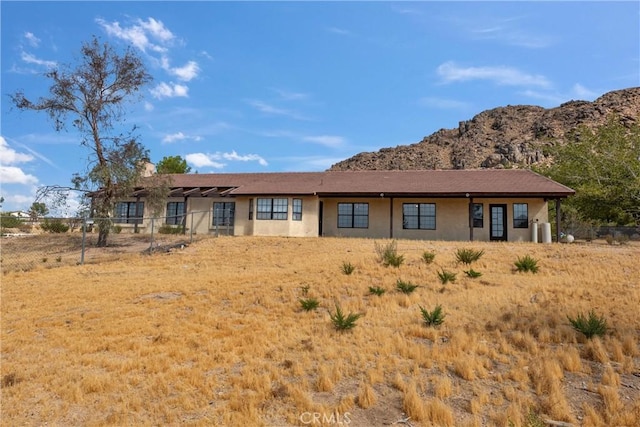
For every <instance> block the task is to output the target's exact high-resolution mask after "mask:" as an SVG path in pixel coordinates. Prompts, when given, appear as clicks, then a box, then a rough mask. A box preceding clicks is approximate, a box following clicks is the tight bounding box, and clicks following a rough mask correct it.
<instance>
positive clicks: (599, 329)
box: [567, 310, 607, 339]
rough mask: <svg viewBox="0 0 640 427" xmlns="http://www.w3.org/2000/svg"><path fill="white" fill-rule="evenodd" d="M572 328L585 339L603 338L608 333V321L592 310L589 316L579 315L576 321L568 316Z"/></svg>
mask: <svg viewBox="0 0 640 427" xmlns="http://www.w3.org/2000/svg"><path fill="white" fill-rule="evenodd" d="M567 319H569V322H570V323H571V326H573V329H575V330H576V331H578V332H581V333H582V334H583V335H584V336H585V337H587V338H589V339H591V338H592V337H594V336H596V335H597V336H603V335H604V334H605V333H606V332H607V321H606V320H605V319H604V317H602V316H600V317H599V316H598V315H597V314H596V313H595V311H593V310H591V311H590V312H589V315H588V316H584V315H583V314H582V313H580V314H578V316H577V317H576V318H575V319H572V318H571V317H569V316H567Z"/></svg>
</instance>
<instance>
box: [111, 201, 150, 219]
mask: <svg viewBox="0 0 640 427" xmlns="http://www.w3.org/2000/svg"><path fill="white" fill-rule="evenodd" d="M143 213H144V202H137V203H136V202H120V203H118V204H117V205H116V217H115V218H114V219H113V222H115V223H118V224H142V214H143Z"/></svg>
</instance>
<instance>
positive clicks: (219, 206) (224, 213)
mask: <svg viewBox="0 0 640 427" xmlns="http://www.w3.org/2000/svg"><path fill="white" fill-rule="evenodd" d="M235 212H236V204H235V202H214V203H213V225H217V226H221V225H224V226H227V225H228V226H233V218H234V216H235Z"/></svg>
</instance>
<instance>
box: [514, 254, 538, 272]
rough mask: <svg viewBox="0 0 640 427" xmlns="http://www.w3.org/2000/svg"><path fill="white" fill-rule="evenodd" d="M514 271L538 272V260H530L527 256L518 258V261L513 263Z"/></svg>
mask: <svg viewBox="0 0 640 427" xmlns="http://www.w3.org/2000/svg"><path fill="white" fill-rule="evenodd" d="M515 265H516V270H518V271H519V272H525V273H526V272H531V273H537V272H538V260H537V259H535V258H532V257H531V256H529V255H525V256H523V257H518V260H517V261H516V262H515Z"/></svg>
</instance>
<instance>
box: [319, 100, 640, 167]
mask: <svg viewBox="0 0 640 427" xmlns="http://www.w3.org/2000/svg"><path fill="white" fill-rule="evenodd" d="M613 114H615V115H617V116H618V117H619V119H620V120H621V121H622V122H623V123H625V124H626V125H630V124H633V123H638V121H639V120H640V87H636V88H629V89H622V90H617V91H613V92H609V93H606V94H605V95H603V96H601V97H600V98H598V99H596V100H595V101H593V102H588V101H569V102H566V103H564V104H562V105H560V106H558V107H555V108H549V109H546V108H542V107H538V106H530V105H515V106H506V107H498V108H494V109H492V110H486V111H483V112H481V113H480V114H478V115H476V116H475V117H473V118H472V119H471V120H466V121H462V122H460V124H459V125H458V128H457V129H440V130H439V131H437V132H435V133H434V134H432V135H430V136H427V137H425V138H423V139H422V141H420V142H418V143H415V144H411V145H401V146H397V147H395V148H383V149H381V150H379V151H377V152H368V153H360V154H357V155H355V156H353V157H351V158H349V159H346V160H343V161H341V162H339V163H336V164H334V165H333V166H331V168H330V170H368V169H400V170H402V169H405V170H408V169H470V168H503V167H530V166H531V165H534V164H539V163H543V162H545V161H548V159H547V157H546V156H545V154H544V153H545V151H546V150H545V147H548V146H549V145H554V144H563V143H565V142H566V138H567V135H568V134H569V133H570V132H571V131H573V130H575V129H576V127H578V126H581V125H584V126H588V127H590V128H595V127H598V126H600V125H602V124H604V123H605V122H606V121H607V119H608V118H609V117H611V115H613Z"/></svg>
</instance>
